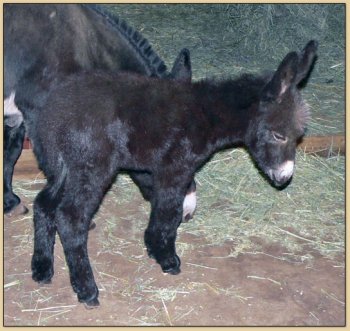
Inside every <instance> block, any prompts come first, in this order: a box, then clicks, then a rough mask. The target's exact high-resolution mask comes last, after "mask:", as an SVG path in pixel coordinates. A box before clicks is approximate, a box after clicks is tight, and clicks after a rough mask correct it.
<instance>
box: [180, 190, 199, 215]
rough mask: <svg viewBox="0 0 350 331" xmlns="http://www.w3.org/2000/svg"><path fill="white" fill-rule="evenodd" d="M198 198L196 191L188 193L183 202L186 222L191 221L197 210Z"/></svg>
mask: <svg viewBox="0 0 350 331" xmlns="http://www.w3.org/2000/svg"><path fill="white" fill-rule="evenodd" d="M196 204H197V197H196V191H194V192H191V193H188V194H187V195H186V197H185V199H184V202H183V215H182V219H183V220H184V221H185V222H186V221H188V220H190V219H191V218H192V216H193V214H194V211H195V210H196Z"/></svg>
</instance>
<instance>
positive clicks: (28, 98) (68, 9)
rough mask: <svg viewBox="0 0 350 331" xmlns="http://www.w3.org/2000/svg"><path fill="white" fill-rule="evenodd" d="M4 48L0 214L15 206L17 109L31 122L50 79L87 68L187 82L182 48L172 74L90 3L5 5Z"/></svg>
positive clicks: (138, 176) (143, 183)
mask: <svg viewBox="0 0 350 331" xmlns="http://www.w3.org/2000/svg"><path fill="white" fill-rule="evenodd" d="M4 50H5V53H4V63H5V68H4V73H5V75H4V78H5V82H4V84H5V87H4V99H5V101H4V108H5V126H4V131H5V132H4V155H5V160H4V212H5V213H8V212H10V211H12V210H13V209H14V208H15V207H16V206H18V205H19V204H20V199H19V197H18V196H17V195H16V194H14V193H13V190H12V175H13V169H14V166H15V163H16V162H17V159H18V157H19V155H20V154H21V151H22V144H23V139H24V135H25V126H24V124H23V115H22V111H23V110H24V109H25V110H26V112H27V117H28V118H29V120H30V121H33V119H34V118H35V116H34V113H35V112H36V111H37V109H38V107H39V106H40V105H41V104H42V103H43V102H44V100H45V99H46V97H47V94H48V91H49V89H50V87H51V85H52V84H53V83H54V82H55V80H56V79H58V78H60V77H62V76H67V75H70V74H73V73H76V72H78V71H80V70H91V69H105V70H111V71H114V72H117V71H131V72H135V73H139V74H142V75H146V76H153V77H159V78H170V79H171V78H175V79H178V80H190V79H191V64H190V59H189V52H188V51H187V50H186V49H183V50H182V51H181V52H180V54H179V56H178V58H177V59H176V61H175V64H174V67H173V69H172V71H171V72H168V71H167V69H166V66H165V64H164V62H163V61H162V60H161V59H160V58H159V56H158V55H157V54H156V53H155V52H154V51H153V50H152V48H151V46H150V45H149V43H148V41H147V40H146V39H145V38H143V37H142V36H141V35H140V34H139V33H138V32H137V31H135V30H134V29H132V28H131V27H129V26H128V25H127V24H126V23H125V22H124V21H122V20H120V19H119V18H118V17H116V16H112V15H110V14H108V13H107V12H105V11H104V10H103V8H102V7H99V6H95V5H75V4H69V5H63V4H32V5H26V4H5V5H4ZM32 113H33V116H32V115H31V114H32ZM95 116H98V110H96V114H95ZM131 176H132V178H133V180H134V181H135V182H136V183H137V184H138V185H139V187H140V189H141V192H142V193H143V195H144V197H145V198H147V197H148V191H150V190H152V187H151V180H150V178H149V176H148V175H147V174H142V173H131ZM193 185H194V184H192V187H193ZM190 191H192V189H191V190H190ZM190 209H191V208H190ZM21 211H22V212H25V211H26V208H25V207H24V206H22V210H21ZM188 213H189V214H191V213H193V210H189V212H188ZM189 214H187V215H184V216H186V217H188V216H189Z"/></svg>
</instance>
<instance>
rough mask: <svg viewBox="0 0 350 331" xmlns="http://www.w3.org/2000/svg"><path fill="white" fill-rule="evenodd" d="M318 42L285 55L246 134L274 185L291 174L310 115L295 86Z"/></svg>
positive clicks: (284, 181) (305, 70) (263, 95)
mask: <svg viewBox="0 0 350 331" xmlns="http://www.w3.org/2000/svg"><path fill="white" fill-rule="evenodd" d="M316 50H317V43H316V42H315V41H310V42H309V43H308V44H307V45H306V46H305V48H304V49H303V50H302V51H301V52H300V53H299V54H298V53H296V52H291V53H289V54H287V55H286V57H285V58H284V59H283V61H282V62H281V64H280V65H279V67H278V69H277V71H276V72H275V73H274V75H273V76H272V78H271V79H270V80H269V82H268V83H267V84H266V86H265V87H264V88H263V90H262V93H261V96H260V102H259V108H258V111H257V113H256V114H255V116H254V118H253V119H252V120H251V123H250V125H249V129H248V132H247V136H246V142H247V146H248V149H249V151H250V153H251V155H252V157H253V158H254V160H255V161H256V162H257V164H258V166H259V167H260V168H261V170H262V171H263V172H264V173H265V174H266V175H267V176H268V177H269V178H270V180H271V181H272V182H273V183H274V185H276V186H281V185H284V184H286V183H287V182H288V181H289V179H290V178H291V177H292V175H293V171H294V160H295V151H296V146H297V142H298V140H299V139H300V138H301V137H302V136H303V134H304V131H305V128H306V124H307V123H306V122H307V119H308V117H309V113H308V107H307V105H306V104H305V103H304V101H303V99H302V97H301V94H300V92H299V90H298V85H299V84H300V82H301V81H303V80H304V79H305V78H306V76H307V75H308V73H309V71H310V68H311V66H312V64H313V62H314V59H315V56H316Z"/></svg>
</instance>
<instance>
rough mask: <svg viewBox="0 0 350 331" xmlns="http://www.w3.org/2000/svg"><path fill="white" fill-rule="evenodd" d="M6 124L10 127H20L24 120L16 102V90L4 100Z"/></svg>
mask: <svg viewBox="0 0 350 331" xmlns="http://www.w3.org/2000/svg"><path fill="white" fill-rule="evenodd" d="M4 116H5V117H6V118H5V124H6V125H7V126H10V127H19V126H20V125H21V124H22V122H23V115H22V113H21V111H20V110H19V109H18V108H17V106H16V104H15V92H14V91H12V92H11V94H10V96H9V97H8V98H6V99H5V100H4Z"/></svg>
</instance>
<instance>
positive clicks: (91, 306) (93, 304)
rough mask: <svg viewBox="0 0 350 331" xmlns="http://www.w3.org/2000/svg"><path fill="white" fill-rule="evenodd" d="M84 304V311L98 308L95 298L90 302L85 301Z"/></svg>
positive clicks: (98, 304)
mask: <svg viewBox="0 0 350 331" xmlns="http://www.w3.org/2000/svg"><path fill="white" fill-rule="evenodd" d="M83 303H84V307H85V308H86V309H94V308H97V307H99V306H100V302H99V301H98V299H97V298H93V299H92V300H90V301H85V302H83Z"/></svg>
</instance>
